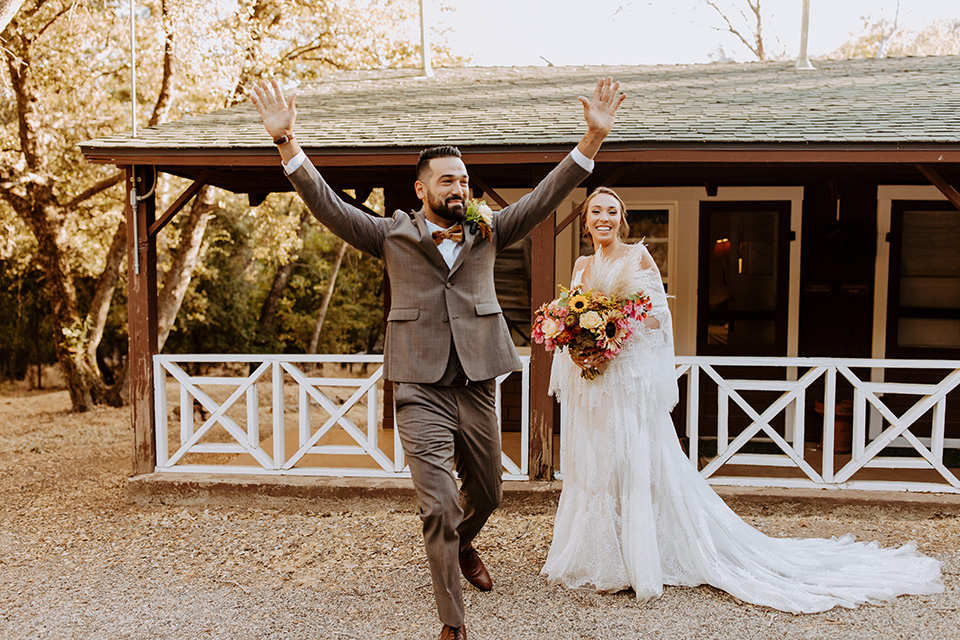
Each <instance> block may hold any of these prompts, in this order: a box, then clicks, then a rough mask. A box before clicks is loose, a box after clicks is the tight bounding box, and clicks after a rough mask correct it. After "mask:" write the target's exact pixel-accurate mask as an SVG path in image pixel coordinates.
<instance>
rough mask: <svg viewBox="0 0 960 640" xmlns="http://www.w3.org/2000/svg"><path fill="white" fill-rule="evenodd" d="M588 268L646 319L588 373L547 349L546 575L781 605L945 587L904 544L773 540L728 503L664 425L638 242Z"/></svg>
mask: <svg viewBox="0 0 960 640" xmlns="http://www.w3.org/2000/svg"><path fill="white" fill-rule="evenodd" d="M641 263H643V264H648V265H651V266H650V267H649V268H646V269H644V268H641V266H640V265H641ZM591 272H592V274H593V275H592V276H590V278H589V280H588V281H586V282H584V284H585V285H586V286H587V287H589V288H595V289H598V290H600V291H604V292H608V293H612V294H615V295H617V294H619V295H629V294H630V293H633V292H636V291H638V290H642V291H645V292H646V293H647V294H648V295H650V297H651V299H652V302H653V311H652V314H651V315H652V317H653V318H655V319H656V320H655V321H648V323H646V324H645V326H643V327H641V328H640V330H639V333H638V334H635V335H634V336H633V338H632V339H631V340H630V341H629V342H628V343H627V345H626V346H625V348H624V349H623V351H622V352H621V354H620V355H619V356H618V357H616V358H614V359H613V360H612V361H611V362H610V363H609V364H608V366H607V369H606V371H605V372H604V373H603V374H602V375H600V376H599V377H597V379H596V380H592V381H591V380H584V379H582V378H581V377H580V375H579V371H580V370H579V369H578V368H577V366H576V365H575V364H574V363H573V361H572V360H571V359H570V356H569V355H568V354H567V353H566V352H563V353H557V354H556V355H555V356H554V364H553V371H552V377H551V392H552V393H553V394H554V395H556V396H557V397H558V399H559V401H560V402H561V403H562V404H563V405H564V409H565V412H564V424H563V438H564V442H563V491H562V493H561V496H560V506H559V508H558V510H557V516H556V521H555V523H554V531H553V543H552V545H551V547H550V552H549V554H548V556H547V561H546V563H545V565H544V567H543V570H542V571H541V573H542V574H543V575H545V576H547V578H548V580H549V581H550V582H551V583H553V584H562V585H564V586H565V587H569V588H573V589H590V590H596V591H608V592H613V591H621V590H624V589H628V588H632V589H633V590H634V591H635V592H636V595H637V598H638V599H640V600H647V599H651V598H655V597H658V596H659V595H660V594H661V593H662V591H663V585H665V584H668V585H687V586H693V585H699V584H710V585H713V586H714V587H717V588H719V589H723V590H724V591H726V592H728V593H730V594H731V595H733V596H735V597H737V598H739V599H740V600H743V601H746V602H751V603H754V604H758V605H766V606H769V607H773V608H776V609H780V610H782V611H789V612H792V613H812V612H816V611H825V610H828V609H831V608H833V607H835V606H844V607H855V606H857V605H859V604H862V603H866V602H879V601H882V600H890V599H892V598H894V597H896V596H899V595H902V594H928V593H939V592H941V591H943V585H942V583H941V581H940V562H939V561H938V560H935V559H933V558H929V557H927V556H924V555H922V554H920V553H919V552H918V551H917V550H916V545H915V543H913V542H911V543H909V544H906V545H904V546H902V547H899V548H895V549H882V548H880V547H879V546H878V545H877V543H875V542H857V541H855V540H854V539H853V537H852V536H849V535H847V536H843V537H841V538H832V539H830V540H824V539H797V538H771V537H768V536H766V535H764V534H763V533H761V532H760V531H758V530H756V529H754V528H753V527H752V526H750V525H749V524H747V523H746V522H744V521H743V520H741V519H740V518H739V517H738V516H737V515H736V514H735V513H734V512H733V511H731V510H730V508H728V507H727V505H726V504H725V503H724V502H723V500H721V499H720V497H719V496H718V495H717V494H716V493H714V491H713V490H712V489H711V488H710V485H709V484H707V482H706V480H704V479H703V478H702V477H701V476H700V474H699V472H698V471H697V470H696V469H695V468H694V466H693V465H692V464H691V462H690V460H689V459H688V458H687V457H686V455H685V454H684V453H683V450H682V449H681V448H680V443H679V441H678V439H677V435H676V431H675V430H674V425H673V422H672V420H671V417H670V411H671V409H672V408H673V406H674V405H675V404H676V403H677V398H678V395H677V384H676V377H675V373H674V366H675V365H674V353H673V335H672V323H671V319H670V312H669V310H668V308H667V298H666V295H665V293H664V290H663V284H662V282H661V279H660V273H659V271H658V270H657V268H656V266H655V264H654V262H653V260H652V258H650V254H649V253H648V252H647V250H646V248H644V247H643V246H642V245H635V246H633V247H631V248H630V251H629V252H628V254H627V256H626V257H623V258H621V259H619V260H618V261H616V262H614V263H609V262H605V261H601V260H600V259H598V258H594V259H593V264H591ZM579 277H580V274H579V273H578V274H577V276H576V277H575V278H574V281H575V283H577V282H578V281H579ZM649 325H658V326H656V328H651V326H649Z"/></svg>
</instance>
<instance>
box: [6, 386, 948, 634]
mask: <svg viewBox="0 0 960 640" xmlns="http://www.w3.org/2000/svg"><path fill="white" fill-rule="evenodd" d="M68 406H69V402H68V399H67V395H66V392H64V391H54V392H49V391H48V392H36V391H34V392H28V391H25V390H21V389H17V388H12V387H5V388H2V389H0V495H2V496H3V499H2V501H0V638H11V639H17V640H21V639H24V638H57V639H59V638H64V639H74V638H96V639H98V640H108V639H124V640H128V639H145V640H146V639H151V640H152V639H171V640H172V639H184V640H196V639H201V638H217V639H224V640H243V639H251V640H253V639H257V640H266V639H273V638H278V639H287V638H290V639H294V638H296V639H299V638H323V639H330V640H346V639H350V638H397V639H401V640H405V639H408V638H409V639H415V638H416V639H420V638H436V637H437V634H438V632H439V623H438V622H437V621H436V617H435V613H434V605H433V602H432V597H431V590H430V587H429V582H430V580H429V575H428V573H427V564H426V558H425V556H424V553H423V546H422V544H421V539H420V532H419V520H418V519H417V518H416V516H415V515H414V514H413V513H412V512H409V511H402V512H401V511H397V510H395V509H392V508H391V505H390V504H382V505H374V507H373V508H371V509H364V510H363V511H360V512H354V513H343V512H337V513H298V512H290V511H281V510H270V509H252V508H243V509H239V508H215V509H202V508H199V509H197V508H190V509H183V508H175V507H153V506H151V507H142V506H135V505H129V504H126V503H125V502H124V500H123V486H124V482H125V480H126V477H127V474H128V471H129V465H130V462H129V458H128V450H129V435H128V410H126V409H100V410H96V411H93V412H91V413H88V414H84V415H73V414H70V413H69V412H68V411H67V408H68ZM737 508H738V510H739V511H740V512H741V514H742V515H743V516H744V517H745V518H746V519H747V520H748V521H749V522H751V524H754V525H755V526H757V527H759V528H760V529H762V530H763V531H765V532H767V533H769V534H771V535H778V536H785V535H797V536H830V535H839V534H842V533H846V532H851V533H854V534H855V535H857V537H859V538H869V539H877V540H880V541H881V543H882V544H884V545H894V544H900V543H902V542H905V541H907V540H910V539H914V540H917V542H918V544H919V546H920V549H921V550H923V551H924V552H926V553H928V554H931V555H933V556H935V557H937V558H939V559H941V560H942V561H943V563H944V582H945V584H946V592H945V593H944V594H941V595H937V596H929V597H926V596H925V597H903V598H899V599H897V600H896V601H894V602H891V603H887V604H884V605H880V606H865V607H861V608H859V609H856V610H845V609H843V610H834V611H829V612H826V613H822V614H816V615H805V616H793V615H790V614H785V613H781V612H777V611H773V610H771V609H767V608H764V607H756V606H750V605H744V604H742V603H739V602H737V601H735V600H734V599H733V598H732V597H730V596H728V595H727V594H725V593H723V592H721V591H718V590H716V589H712V588H710V587H698V588H692V589H691V588H669V587H668V588H667V589H666V590H665V592H664V595H663V597H662V598H660V599H659V600H657V601H655V602H652V603H647V604H638V603H637V602H636V600H635V599H634V598H633V597H632V596H631V595H630V594H626V593H624V594H616V595H597V594H592V593H584V592H572V591H568V590H565V589H562V588H554V587H549V586H547V584H546V583H545V582H544V580H543V579H542V578H541V577H540V576H539V574H538V572H539V569H540V567H541V565H542V564H543V561H544V558H545V557H546V553H547V549H548V547H549V543H550V532H551V527H552V523H553V517H552V515H551V514H549V513H539V514H537V513H534V514H530V513H523V514H521V513H508V512H500V513H498V514H497V515H496V516H495V517H494V518H493V519H492V520H491V521H490V523H489V524H488V526H487V527H486V529H485V530H484V533H483V534H482V535H481V538H480V539H479V540H478V543H477V546H478V548H479V549H480V551H481V553H482V555H483V557H484V558H485V560H486V562H487V565H488V567H489V568H490V569H491V572H492V573H493V576H494V580H495V587H494V590H493V591H492V592H490V593H481V592H479V591H477V590H475V589H473V588H472V587H470V586H466V587H465V591H464V592H465V595H466V599H467V617H468V623H467V626H468V631H469V634H470V638H472V639H474V640H477V639H483V640H506V639H510V640H514V639H516V640H525V639H550V640H553V639H586V638H591V639H592V638H613V639H630V640H637V639H640V638H643V639H648V638H658V639H661V638H662V639H671V638H683V639H687V638H730V639H738V640H740V639H743V638H751V639H753V640H757V639H761V638H804V639H807V638H844V639H848V638H870V639H873V638H936V639H941V638H942V639H948V638H949V639H953V638H958V637H960V584H958V575H960V518H957V517H955V516H943V515H934V516H932V517H926V516H918V515H916V514H913V515H911V514H910V513H903V512H894V511H892V510H889V509H881V508H877V507H849V506H848V507H830V508H818V507H816V506H796V505H794V506H784V507H776V508H766V509H764V508H757V507H749V506H746V507H740V506H738V507H737Z"/></svg>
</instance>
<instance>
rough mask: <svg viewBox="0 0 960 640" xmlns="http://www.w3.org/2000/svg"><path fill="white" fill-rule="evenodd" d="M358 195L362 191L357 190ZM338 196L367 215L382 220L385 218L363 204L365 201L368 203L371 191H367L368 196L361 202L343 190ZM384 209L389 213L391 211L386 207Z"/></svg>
mask: <svg viewBox="0 0 960 640" xmlns="http://www.w3.org/2000/svg"><path fill="white" fill-rule="evenodd" d="M357 193H360V190H357ZM337 195H338V196H340V197H341V198H343V199H344V200H346V201H347V202H348V203H350V204H352V205H353V206H355V207H356V208H357V209H360V210H361V211H363V212H365V213H369V214H370V215H372V216H376V217H377V218H382V217H383V216H381V215H380V214H379V213H377V212H376V211H374V210H373V209H371V208H370V207H368V206H367V205H365V204H363V203H364V201H366V199H367V198H369V197H370V192H369V191H367V193H366V195H364V196H363V200H359V199H358V198H354V197H353V196H351V195H350V194H349V193H347V192H345V191H344V190H343V189H339V190H338V191H337ZM384 209H385V210H387V211H389V209H386V207H384Z"/></svg>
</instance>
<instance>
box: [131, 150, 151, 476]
mask: <svg viewBox="0 0 960 640" xmlns="http://www.w3.org/2000/svg"><path fill="white" fill-rule="evenodd" d="M155 178H156V173H154V172H153V171H152V169H151V168H150V167H143V166H137V167H131V168H130V169H127V180H126V194H127V198H126V199H127V202H126V215H127V280H128V282H129V285H128V286H129V292H128V301H127V316H128V321H129V326H130V353H129V356H128V357H129V358H130V366H129V370H130V408H131V417H132V420H133V474H134V475H139V474H143V473H152V472H153V470H154V468H155V467H156V441H155V430H154V424H155V416H154V394H153V356H154V355H155V354H156V353H157V243H156V238H155V236H150V235H148V233H147V230H148V229H149V228H150V226H151V225H152V224H153V223H154V219H155V218H156V213H157V211H156V201H155V200H154V197H153V189H152V187H153V180H154V179H155ZM145 194H149V196H147V197H144V195H145ZM139 198H143V199H142V200H140V199H139Z"/></svg>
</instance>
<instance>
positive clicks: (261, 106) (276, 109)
mask: <svg viewBox="0 0 960 640" xmlns="http://www.w3.org/2000/svg"><path fill="white" fill-rule="evenodd" d="M296 98H297V92H296V91H293V92H292V93H291V94H290V97H289V98H284V96H283V89H281V88H280V83H279V82H277V81H276V80H272V81H271V82H267V81H266V80H264V81H263V82H261V83H260V85H259V86H255V87H254V88H253V93H251V94H250V101H251V102H253V106H255V107H256V108H257V111H259V112H260V119H261V120H263V126H264V128H265V129H266V130H267V133H269V134H270V137H272V138H273V139H277V138H279V137H280V136H284V135H286V136H289V135H292V134H293V124H294V122H296V120H297V106H296V104H295V101H296Z"/></svg>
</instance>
